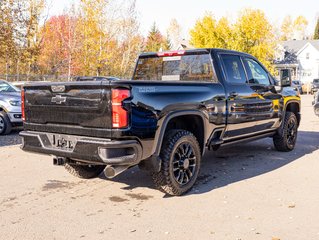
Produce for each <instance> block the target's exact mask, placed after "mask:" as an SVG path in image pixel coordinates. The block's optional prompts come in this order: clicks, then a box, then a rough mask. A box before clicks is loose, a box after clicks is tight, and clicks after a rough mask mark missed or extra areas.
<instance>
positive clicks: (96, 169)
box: [64, 163, 105, 179]
mask: <svg viewBox="0 0 319 240" xmlns="http://www.w3.org/2000/svg"><path fill="white" fill-rule="evenodd" d="M64 167H65V169H66V170H67V171H68V172H69V173H71V174H72V175H73V176H75V177H78V178H84V179H90V178H94V177H97V176H99V175H100V174H101V173H102V171H103V170H104V168H105V166H103V165H80V164H77V163H66V164H65V165H64Z"/></svg>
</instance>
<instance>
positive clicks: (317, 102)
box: [312, 91, 319, 117]
mask: <svg viewBox="0 0 319 240" xmlns="http://www.w3.org/2000/svg"><path fill="white" fill-rule="evenodd" d="M312 105H313V110H314V112H315V114H316V115H317V116H318V117H319V91H317V92H316V94H315V95H314V98H313V101H312Z"/></svg>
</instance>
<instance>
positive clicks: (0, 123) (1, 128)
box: [0, 116, 4, 133]
mask: <svg viewBox="0 0 319 240" xmlns="http://www.w3.org/2000/svg"><path fill="white" fill-rule="evenodd" d="M3 131H4V119H3V117H1V116H0V133H2V132H3Z"/></svg>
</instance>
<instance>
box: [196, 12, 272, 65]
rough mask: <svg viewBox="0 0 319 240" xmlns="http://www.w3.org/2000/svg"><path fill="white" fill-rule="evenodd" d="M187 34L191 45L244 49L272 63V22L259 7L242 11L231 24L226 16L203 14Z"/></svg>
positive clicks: (266, 63)
mask: <svg viewBox="0 0 319 240" xmlns="http://www.w3.org/2000/svg"><path fill="white" fill-rule="evenodd" d="M190 35H191V39H190V43H191V44H192V45H193V46H194V47H198V48H206V47H207V48H227V49H233V50H238V51H243V52H247V53H250V54H252V55H254V56H255V57H257V58H258V59H259V60H260V61H261V62H262V63H263V64H265V65H266V66H267V67H271V61H272V59H273V56H274V49H275V44H276V41H275V36H274V34H273V29H272V26H271V24H270V23H269V21H268V20H267V18H266V16H265V14H264V13H263V12H262V11H261V10H252V9H246V10H244V11H242V12H241V14H240V16H239V17H238V19H237V20H236V22H235V23H234V24H230V23H229V21H228V19H227V18H225V17H223V18H221V19H220V20H219V21H217V20H216V19H215V18H214V17H213V16H212V15H206V16H204V17H203V18H202V19H200V20H198V21H197V22H196V24H195V26H194V28H193V29H191V31H190Z"/></svg>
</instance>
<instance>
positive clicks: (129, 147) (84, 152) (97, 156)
mask: <svg viewBox="0 0 319 240" xmlns="http://www.w3.org/2000/svg"><path fill="white" fill-rule="evenodd" d="M20 136H22V137H23V142H22V146H21V149H22V150H25V151H29V152H37V153H42V154H48V155H54V156H58V157H66V158H71V159H74V160H78V161H82V162H87V163H91V164H103V165H130V166H131V165H135V164H138V163H139V162H140V161H141V157H142V147H141V144H140V143H139V142H138V141H137V140H123V141H112V140H110V139H104V138H90V137H84V136H75V135H63V134H55V133H46V132H33V131H23V132H21V133H20Z"/></svg>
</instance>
